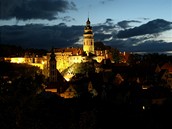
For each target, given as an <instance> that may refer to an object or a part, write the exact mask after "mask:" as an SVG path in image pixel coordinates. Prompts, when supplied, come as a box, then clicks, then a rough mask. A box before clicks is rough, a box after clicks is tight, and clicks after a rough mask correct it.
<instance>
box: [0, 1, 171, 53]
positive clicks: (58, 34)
mask: <svg viewBox="0 0 172 129" xmlns="http://www.w3.org/2000/svg"><path fill="white" fill-rule="evenodd" d="M0 7H1V9H0V33H1V36H0V38H1V39H0V44H12V45H19V46H22V47H25V48H41V49H42V48H43V49H50V48H51V47H52V46H54V47H71V46H75V45H77V44H82V42H83V31H84V26H85V24H86V21H87V18H88V17H89V18H90V21H91V25H92V27H93V32H94V39H95V42H96V41H102V42H103V43H104V44H106V45H109V46H112V47H115V48H118V49H119V50H120V51H128V52H136V51H137V52H164V51H169V52H170V51H171V53H172V1H171V0H0Z"/></svg>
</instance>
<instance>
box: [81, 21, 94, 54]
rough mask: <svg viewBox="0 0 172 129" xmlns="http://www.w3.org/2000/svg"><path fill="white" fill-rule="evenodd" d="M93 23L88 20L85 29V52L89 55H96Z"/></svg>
mask: <svg viewBox="0 0 172 129" xmlns="http://www.w3.org/2000/svg"><path fill="white" fill-rule="evenodd" d="M90 24H91V22H90V20H89V18H88V19H87V22H86V26H85V28H84V35H83V36H84V43H83V50H84V51H85V52H86V53H87V55H89V53H92V54H94V37H93V32H92V27H91V26H90Z"/></svg>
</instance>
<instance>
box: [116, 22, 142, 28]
mask: <svg viewBox="0 0 172 129" xmlns="http://www.w3.org/2000/svg"><path fill="white" fill-rule="evenodd" d="M130 23H141V22H140V21H136V20H130V21H126V20H124V21H120V22H118V23H117V24H118V25H119V26H120V27H121V28H123V29H127V28H130V27H132V26H130Z"/></svg>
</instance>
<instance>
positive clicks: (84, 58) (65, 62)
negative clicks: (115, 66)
mask: <svg viewBox="0 0 172 129" xmlns="http://www.w3.org/2000/svg"><path fill="white" fill-rule="evenodd" d="M53 52H54V54H55V59H56V69H57V70H58V71H59V72H62V71H63V70H65V69H66V68H68V67H70V66H71V65H72V64H74V63H81V62H88V61H89V59H90V58H88V57H89V56H92V59H94V60H96V61H97V62H98V63H100V62H101V61H102V60H103V59H108V58H111V56H110V54H109V50H95V47H94V35H93V32H92V26H91V25H90V20H89V18H88V20H87V22H86V26H85V28H84V34H83V47H82V48H74V47H68V48H53ZM51 53H52V52H51V51H50V52H48V53H47V55H46V56H41V57H39V56H38V55H34V54H31V55H29V54H26V55H25V56H24V57H11V58H5V60H6V61H10V62H11V63H26V64H29V65H33V66H37V67H39V68H40V69H42V73H43V74H44V75H45V76H46V77H50V71H51V70H50V60H51ZM122 54H124V55H125V52H124V53H122Z"/></svg>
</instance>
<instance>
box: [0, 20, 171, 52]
mask: <svg viewBox="0 0 172 129" xmlns="http://www.w3.org/2000/svg"><path fill="white" fill-rule="evenodd" d="M162 21H163V22H162ZM109 22H110V23H111V22H112V19H107V20H106V22H105V23H103V24H98V25H94V26H93V33H94V40H95V42H97V41H101V42H103V43H104V44H106V45H109V46H112V47H114V48H117V49H119V50H120V51H129V52H131V51H132V52H133V51H137V52H138V51H147V52H153V51H154V52H158V51H159V52H160V51H161V52H162V51H167V50H172V43H166V42H165V41H162V40H157V39H156V37H157V36H158V34H159V32H163V31H166V30H168V29H170V25H171V23H170V22H167V21H164V20H153V21H150V22H148V23H147V24H144V25H141V26H139V27H137V31H138V32H137V33H133V35H135V36H133V35H129V34H130V33H129V34H128V33H126V34H127V36H123V37H120V38H119V37H118V36H119V33H121V32H119V31H120V30H121V29H120V28H119V26H118V25H115V24H107V23H109ZM152 22H153V23H154V24H155V25H156V26H155V25H154V24H153V23H152ZM150 23H151V24H150ZM153 25H154V26H153ZM146 26H148V27H150V28H149V30H146V29H145V30H143V28H147V27H146ZM133 29H135V28H133ZM133 29H130V31H131V30H133ZM139 29H140V30H139ZM124 31H126V32H128V31H129V30H124ZM124 31H123V32H124ZM144 31H145V32H144ZM118 32H119V33H118ZM140 32H142V33H140ZM153 32H154V33H153ZM0 33H1V34H0V35H1V37H0V38H1V39H0V43H1V44H12V45H19V46H22V47H25V48H43V49H50V48H51V47H52V46H54V47H70V46H74V44H75V43H76V42H79V41H81V40H80V38H81V37H82V36H83V33H84V25H83V26H67V25H66V24H65V23H60V24H58V25H55V26H45V25H42V24H39V25H38V24H37V25H36V24H29V25H25V26H15V25H14V26H0ZM131 34H132V33H131ZM141 34H142V35H141ZM136 35H139V36H136ZM80 44H82V41H81V43H80Z"/></svg>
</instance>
